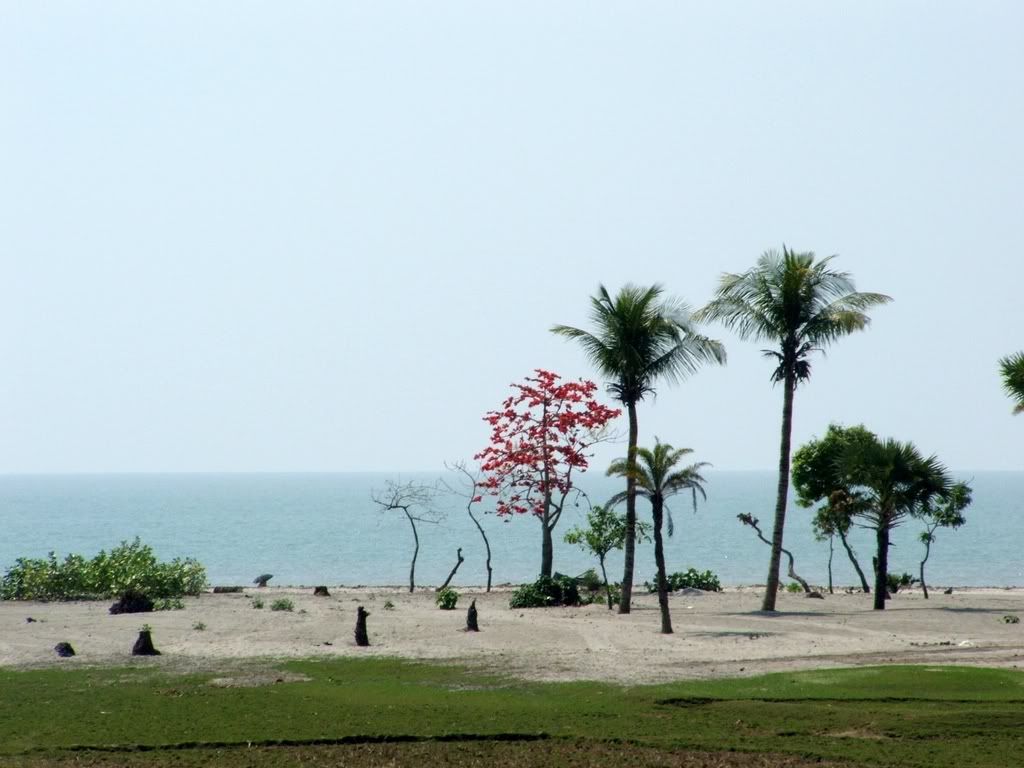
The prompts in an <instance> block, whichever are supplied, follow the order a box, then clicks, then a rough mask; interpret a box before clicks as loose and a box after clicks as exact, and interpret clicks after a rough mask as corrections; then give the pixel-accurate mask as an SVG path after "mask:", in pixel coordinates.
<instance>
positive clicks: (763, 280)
mask: <svg viewBox="0 0 1024 768" xmlns="http://www.w3.org/2000/svg"><path fill="white" fill-rule="evenodd" d="M833 258H835V257H833V256H830V257H828V258H825V259H821V260H819V261H816V260H815V256H814V254H813V253H809V252H808V253H796V252H794V251H791V250H789V249H787V248H786V247H785V246H783V248H782V253H781V254H780V253H778V252H777V251H768V252H767V253H765V254H764V255H762V256H761V258H760V259H758V262H757V265H756V266H754V267H753V268H752V269H749V270H747V271H746V272H743V273H742V274H738V275H736V274H728V273H727V274H724V275H722V278H721V281H720V283H719V287H718V291H717V292H716V294H715V298H714V299H713V300H712V301H711V303H709V304H708V305H707V306H706V307H704V308H703V309H701V310H700V311H699V312H698V313H696V317H697V318H699V319H702V320H704V319H706V320H718V321H720V322H722V323H723V324H724V325H725V326H726V327H727V328H731V329H732V330H734V331H736V333H737V334H739V337H740V338H741V339H756V340H758V341H769V342H775V343H777V344H778V349H777V350H775V349H771V350H765V351H764V354H765V355H766V356H767V357H771V358H774V359H775V361H776V363H777V365H776V368H775V370H774V371H773V372H772V381H774V382H782V385H783V393H782V439H781V445H780V448H779V483H778V493H777V496H776V500H775V525H774V529H773V531H772V553H771V561H770V563H769V567H768V585H767V587H766V589H765V595H764V602H763V603H762V609H763V610H765V611H774V610H775V597H776V594H777V593H778V589H779V560H780V558H781V555H782V531H783V527H784V526H785V522H786V498H787V496H788V494H789V454H790V440H791V437H792V432H793V394H794V392H795V391H796V387H797V385H798V384H800V383H801V382H805V381H807V380H808V379H809V378H810V376H811V363H810V359H809V358H810V356H811V353H812V352H816V351H823V350H824V348H825V347H827V346H828V345H829V344H831V343H832V342H834V341H836V340H837V339H839V338H840V337H841V336H846V335H848V334H850V333H853V332H854V331H860V330H863V329H864V328H865V327H867V325H868V324H869V322H870V319H869V318H868V316H867V315H866V314H865V310H867V309H869V308H871V307H874V306H877V305H879V304H885V303H887V302H889V301H891V299H890V298H889V297H888V296H885V295H883V294H880V293H856V292H855V291H854V285H853V280H852V279H851V278H850V275H849V274H847V273H846V272H836V271H834V270H833V269H831V266H830V262H831V261H832V259H833Z"/></svg>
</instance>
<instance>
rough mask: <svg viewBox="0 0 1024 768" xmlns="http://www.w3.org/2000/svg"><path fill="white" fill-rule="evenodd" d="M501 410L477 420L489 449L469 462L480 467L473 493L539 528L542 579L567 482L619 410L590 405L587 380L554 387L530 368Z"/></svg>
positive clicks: (551, 378) (554, 378)
mask: <svg viewBox="0 0 1024 768" xmlns="http://www.w3.org/2000/svg"><path fill="white" fill-rule="evenodd" d="M535 373H536V375H535V376H528V377H527V378H526V379H525V380H524V381H523V382H522V383H521V384H513V385H512V389H513V393H512V395H511V396H510V397H509V398H508V399H507V400H505V402H504V403H502V406H501V410H497V411H491V412H489V413H488V414H487V415H486V416H484V421H486V422H487V423H488V424H490V425H491V441H490V445H489V446H487V447H486V448H485V449H484V450H482V451H481V452H480V453H478V454H477V455H476V456H475V457H474V458H476V459H478V460H479V461H480V468H481V470H482V471H483V478H482V480H481V482H480V488H481V489H482V490H483V491H484V492H485V493H489V494H491V495H492V496H496V497H497V509H496V512H497V514H499V515H506V516H511V515H525V514H532V515H534V516H535V517H536V518H537V519H538V520H539V521H540V523H541V528H542V530H543V539H542V544H541V566H540V572H541V575H542V576H550V575H551V568H552V561H553V557H554V548H553V545H552V535H551V534H552V531H554V529H555V526H556V525H558V520H559V518H560V517H561V516H562V508H563V507H564V505H565V500H566V499H567V498H568V497H569V494H570V493H571V492H572V490H573V488H574V486H573V476H574V475H575V474H578V473H580V472H584V471H585V470H586V469H587V460H588V459H589V457H590V454H588V453H587V449H588V448H590V446H592V445H594V444H595V443H597V442H600V441H601V440H603V439H604V438H605V437H606V434H607V433H606V427H607V425H608V422H610V421H611V420H612V419H614V418H615V417H616V416H618V415H619V414H620V413H621V411H618V410H615V409H613V408H608V407H607V406H604V405H602V404H601V403H599V402H597V400H595V399H594V393H595V392H596V391H597V385H596V384H595V383H594V382H592V381H586V380H584V379H579V380H577V381H566V382H563V381H561V377H560V376H558V375H557V374H555V373H551V372H550V371H544V370H541V369H539V368H538V369H537V370H536V371H535Z"/></svg>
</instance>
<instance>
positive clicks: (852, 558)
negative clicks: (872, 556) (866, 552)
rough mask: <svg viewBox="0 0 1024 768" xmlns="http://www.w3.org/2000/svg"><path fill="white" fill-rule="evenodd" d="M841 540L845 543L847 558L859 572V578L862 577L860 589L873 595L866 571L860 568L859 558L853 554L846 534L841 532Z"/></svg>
mask: <svg viewBox="0 0 1024 768" xmlns="http://www.w3.org/2000/svg"><path fill="white" fill-rule="evenodd" d="M839 540H840V541H841V542H843V548H844V549H845V550H846V556H847V557H849V558H850V562H851V563H853V570H855V571H856V572H857V576H859V577H860V587H861V589H863V590H864V594H866V595H870V594H871V587H870V586H869V585H868V580H867V578H866V577H865V576H864V571H862V570H861V568H860V563H858V562H857V556H856V555H855V554H853V549H852V548H851V547H850V543H849V542H848V541H847V540H846V534H845V533H842V532H840V533H839Z"/></svg>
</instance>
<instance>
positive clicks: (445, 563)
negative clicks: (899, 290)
mask: <svg viewBox="0 0 1024 768" xmlns="http://www.w3.org/2000/svg"><path fill="white" fill-rule="evenodd" d="M955 475H956V477H957V478H960V479H973V486H974V504H973V505H972V506H971V507H970V509H968V511H967V521H968V522H967V524H966V525H965V526H964V527H963V528H961V529H960V530H958V531H945V530H940V531H939V532H938V540H937V542H936V544H935V545H934V546H933V548H932V556H931V558H930V560H929V562H928V566H927V576H928V580H929V582H930V583H934V584H936V585H961V586H1011V585H1024V563H1022V559H1021V557H1022V556H1021V551H1022V545H1024V472H974V473H971V472H966V473H963V472H961V473H955ZM436 477H437V475H422V474H403V475H398V474H395V475H386V474H354V473H353V474H344V473H338V474H152V475H149V474H130V475H129V474H125V475H116V474H110V475H4V476H0V569H3V570H6V569H7V568H9V567H10V566H11V565H12V564H13V562H14V560H15V558H17V557H19V556H31V557H41V556H44V555H46V553H47V552H49V551H50V550H55V551H56V552H57V554H58V556H60V557H63V556H64V555H66V554H68V553H69V552H77V553H81V554H85V555H90V556H91V555H93V554H95V553H96V552H97V551H99V550H100V549H109V548H110V547H111V546H114V545H116V544H117V543H118V542H120V541H121V540H122V539H131V538H134V537H135V536H138V537H140V538H141V539H142V540H143V541H144V542H146V543H148V544H151V545H152V546H153V547H154V548H155V550H156V552H157V555H158V556H159V557H161V558H162V559H169V558H172V557H195V558H197V559H198V560H200V561H201V562H202V563H203V564H204V565H205V566H206V568H207V571H208V573H209V577H210V580H211V582H213V583H217V584H247V583H250V582H251V581H252V579H253V578H254V577H255V576H256V575H257V574H259V573H263V572H268V573H273V574H274V581H273V582H272V583H277V584H306V585H310V584H349V585H354V584H367V585H389V584H405V583H407V581H408V572H409V559H410V557H411V554H412V546H413V540H412V534H411V531H410V529H409V525H408V523H407V522H406V520H405V518H404V517H403V516H402V513H401V512H381V511H380V510H379V508H378V507H377V506H376V505H374V504H373V503H372V502H371V500H370V496H371V493H372V492H373V491H374V489H380V488H383V487H384V484H385V482H386V481H387V480H388V479H395V480H399V479H400V480H402V481H406V480H422V481H429V480H432V479H434V478H436ZM707 477H708V480H709V483H708V499H707V501H706V502H702V503H701V504H700V505H699V507H698V510H697V512H696V514H694V513H693V511H692V507H691V505H690V500H689V498H688V497H679V498H677V499H675V500H674V502H673V503H672V505H671V506H672V509H673V513H674V519H675V523H676V530H675V536H674V537H673V538H672V539H669V540H668V542H667V557H668V563H669V569H670V570H684V569H686V568H688V567H690V566H693V567H696V568H698V569H700V570H704V569H711V570H712V571H714V572H715V573H717V574H718V575H719V577H720V578H721V580H722V582H723V583H724V584H734V585H735V584H752V583H764V579H765V573H766V569H767V562H768V547H767V546H766V545H765V544H762V543H761V542H759V541H758V540H757V539H756V538H755V536H754V535H753V531H751V530H750V529H748V528H745V527H744V526H743V525H741V524H740V523H739V522H738V521H737V520H736V515H737V514H739V513H741V512H749V513H751V514H753V515H755V516H756V517H758V518H760V520H761V521H762V527H763V528H764V530H765V532H766V535H768V534H769V532H770V530H771V519H772V513H773V509H774V493H775V482H776V476H775V474H774V473H773V472H714V471H713V472H709V473H708V474H707ZM581 486H582V488H583V489H584V490H585V491H586V492H587V493H588V494H589V496H590V497H591V498H592V499H593V500H594V502H595V503H599V502H601V501H603V500H604V499H606V498H608V497H609V496H610V495H611V494H612V493H614V492H615V491H617V490H618V481H616V480H614V479H611V478H605V477H602V476H599V475H597V474H596V473H595V474H593V475H592V476H586V475H585V476H583V482H582V484H581ZM437 506H438V508H439V509H440V510H441V511H442V512H444V513H445V517H444V519H443V520H442V522H441V523H440V524H438V525H427V524H423V525H421V526H420V528H419V530H420V540H421V547H420V556H419V560H418V563H417V568H416V573H417V582H419V583H424V584H437V583H440V582H441V581H443V580H444V578H445V577H446V576H447V574H448V572H449V570H450V569H451V567H452V566H453V565H454V563H455V550H456V548H457V547H462V549H463V554H464V556H465V558H466V561H465V563H463V565H462V567H461V568H460V570H459V572H458V575H457V576H456V579H455V583H456V584H482V583H484V582H485V581H486V571H485V569H484V552H483V544H482V542H481V539H480V536H479V534H478V533H477V531H476V529H475V528H474V527H473V525H472V523H471V521H470V520H469V518H468V516H467V515H466V512H465V504H464V501H460V500H459V499H458V498H443V499H440V500H439V503H438V505H437ZM585 509H586V502H584V501H581V502H580V506H579V507H576V506H571V507H570V508H568V509H567V510H566V513H565V515H564V516H563V520H562V521H561V523H560V524H559V528H558V530H557V531H556V544H555V568H556V570H559V571H562V572H566V573H571V574H576V573H580V572H582V571H583V570H585V569H587V568H589V567H591V566H593V565H595V562H594V561H593V560H592V558H590V557H589V556H588V555H586V554H585V553H584V552H582V551H581V550H580V549H578V548H576V547H572V546H570V545H568V544H565V543H564V542H562V540H561V539H562V535H563V534H564V533H565V531H567V530H569V528H571V527H572V526H574V525H577V524H580V523H582V522H583V520H584V512H585ZM638 510H639V512H640V514H641V519H646V518H648V517H649V508H648V506H647V505H646V503H645V502H643V501H641V502H640V503H639V505H638ZM811 516H812V513H811V511H810V510H805V509H801V508H799V507H796V506H795V505H793V504H791V507H790V510H789V512H788V518H787V520H788V522H787V525H786V539H785V542H786V546H787V548H789V549H791V550H792V551H793V553H794V555H795V556H796V567H797V572H798V573H800V574H801V575H802V576H804V577H805V578H806V579H808V580H809V581H811V582H814V583H818V584H824V583H825V581H826V578H827V576H826V562H827V559H828V543H827V542H818V541H815V540H814V537H813V536H812V534H811V530H810V519H811ZM483 525H484V526H485V529H486V530H487V532H488V534H489V536H490V540H491V548H492V550H493V567H494V579H495V583H501V582H523V581H528V580H531V579H532V578H534V577H535V575H536V574H537V571H538V570H539V565H540V525H539V523H538V522H537V521H536V520H535V519H532V518H529V517H519V518H516V519H514V520H510V521H505V520H503V519H501V518H497V517H495V516H494V515H491V514H488V515H485V516H484V518H483ZM921 529H922V528H921V525H920V524H919V523H917V522H916V521H910V522H909V523H907V524H906V525H905V526H903V527H902V528H900V529H899V530H898V531H897V532H896V535H895V536H894V539H893V547H892V550H891V554H890V570H892V571H909V572H911V573H914V574H916V573H917V568H918V562H919V560H920V559H921V555H922V551H923V547H922V545H921V544H920V543H919V541H918V535H919V533H920V531H921ZM852 540H853V544H854V547H855V549H856V550H857V552H858V554H859V555H860V560H861V564H862V567H863V568H864V569H865V572H868V571H869V570H870V567H871V554H872V548H873V537H872V536H871V534H870V532H868V531H864V530H857V531H855V532H854V533H853V535H852ZM637 563H638V566H637V580H638V581H639V582H642V581H644V580H645V579H650V578H652V575H653V573H654V556H653V547H652V546H651V545H649V544H647V545H642V546H640V547H639V548H638V554H637ZM621 570H622V555H621V553H614V554H613V556H612V557H611V558H610V560H609V576H611V577H613V578H614V579H616V580H618V579H619V578H621V575H622V574H621ZM833 570H834V574H835V576H834V578H835V581H836V583H837V584H854V583H855V581H856V574H855V573H854V571H853V568H852V567H851V566H850V564H849V561H848V560H847V558H846V556H845V553H844V552H843V551H842V549H841V548H840V546H839V544H838V542H837V544H836V552H835V556H834V561H833ZM783 571H785V564H784V565H783Z"/></svg>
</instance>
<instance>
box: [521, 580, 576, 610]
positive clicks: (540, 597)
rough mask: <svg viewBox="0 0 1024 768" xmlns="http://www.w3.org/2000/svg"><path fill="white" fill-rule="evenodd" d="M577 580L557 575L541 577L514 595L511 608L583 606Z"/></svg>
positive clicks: (525, 585) (522, 587)
mask: <svg viewBox="0 0 1024 768" xmlns="http://www.w3.org/2000/svg"><path fill="white" fill-rule="evenodd" d="M582 604H583V603H582V600H581V599H580V592H579V589H578V588H577V586H576V579H574V578H572V577H571V576H565V575H564V574H561V573H556V574H555V575H554V576H541V577H540V578H539V579H537V580H536V581H535V582H533V584H524V585H523V586H521V587H520V588H519V589H517V590H516V591H515V592H513V593H512V599H511V600H509V603H508V607H509V608H546V607H548V606H551V605H582Z"/></svg>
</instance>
